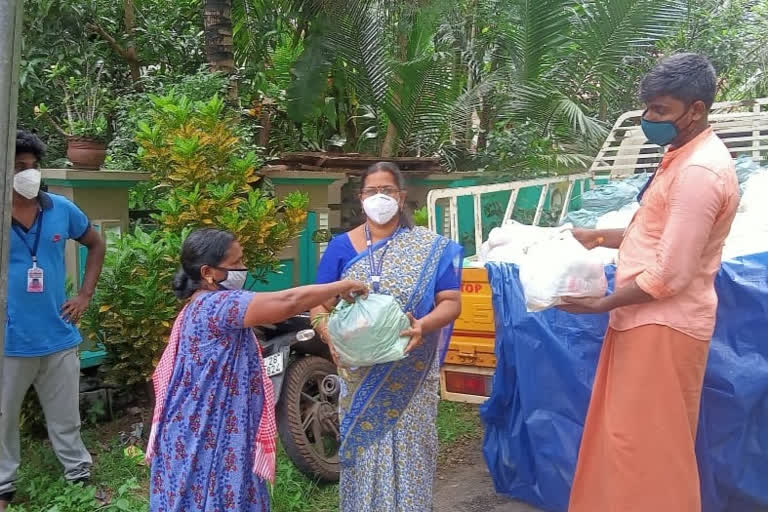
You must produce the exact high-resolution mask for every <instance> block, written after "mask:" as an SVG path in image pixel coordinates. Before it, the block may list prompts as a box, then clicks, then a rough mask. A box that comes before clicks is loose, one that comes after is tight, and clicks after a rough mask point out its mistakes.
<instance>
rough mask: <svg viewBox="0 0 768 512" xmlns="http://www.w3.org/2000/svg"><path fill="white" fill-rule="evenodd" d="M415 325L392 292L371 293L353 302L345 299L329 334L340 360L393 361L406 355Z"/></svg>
mask: <svg viewBox="0 0 768 512" xmlns="http://www.w3.org/2000/svg"><path fill="white" fill-rule="evenodd" d="M410 326H411V323H410V321H409V320H408V317H407V316H405V313H403V311H402V309H400V305H399V304H398V303H397V301H396V300H395V299H394V297H392V296H390V295H379V294H373V293H372V294H369V295H368V297H367V298H365V299H363V298H360V299H358V300H356V301H355V302H354V303H352V304H350V303H348V302H345V301H341V302H340V303H339V305H338V306H336V309H334V311H333V313H331V316H330V319H329V320H328V333H329V334H330V337H331V342H332V343H333V346H334V348H335V349H336V354H337V355H338V357H339V362H340V363H341V364H342V365H344V366H348V367H352V368H355V367H358V366H372V365H374V364H381V363H390V362H392V361H397V360H399V359H403V358H404V357H405V349H406V347H407V346H408V342H409V341H410V339H409V338H408V337H407V336H400V333H401V332H403V331H404V330H406V329H408V328H409V327H410Z"/></svg>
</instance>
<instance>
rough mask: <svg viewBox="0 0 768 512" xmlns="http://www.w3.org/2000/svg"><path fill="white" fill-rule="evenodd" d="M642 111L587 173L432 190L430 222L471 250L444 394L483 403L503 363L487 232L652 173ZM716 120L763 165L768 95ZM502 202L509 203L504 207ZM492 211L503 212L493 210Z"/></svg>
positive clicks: (562, 209)
mask: <svg viewBox="0 0 768 512" xmlns="http://www.w3.org/2000/svg"><path fill="white" fill-rule="evenodd" d="M642 113H643V112H642V111H641V110H636V111H631V112H627V113H625V114H623V115H622V116H621V117H619V119H618V120H617V121H616V123H615V124H614V126H613V129H612V130H611V131H610V133H609V135H608V137H607V139H606V141H605V143H604V144H603V146H602V147H601V149H600V151H599V152H598V154H597V156H596V157H595V159H594V161H593V162H592V165H591V166H590V168H589V169H588V170H587V171H586V172H578V173H573V174H566V175H560V176H552V177H546V178H540V179H534V180H525V181H510V182H506V183H495V184H490V185H476V186H470V187H459V188H452V189H436V190H432V191H430V192H429V194H428V196H427V214H428V218H429V228H430V229H432V230H433V231H437V232H440V233H442V234H444V235H445V236H448V237H449V238H452V239H453V240H455V241H457V242H459V241H463V243H464V246H465V250H466V251H467V252H468V253H470V254H472V256H470V257H469V258H467V259H466V260H465V265H464V269H463V273H462V283H461V291H462V299H461V300H462V313H461V316H460V317H459V318H458V319H457V320H456V323H455V325H454V332H453V335H452V337H451V340H450V345H449V348H448V353H447V355H446V359H445V365H444V366H443V369H442V374H441V395H442V398H443V399H446V400H452V401H461V402H470V403H482V402H484V401H485V399H486V398H487V397H489V396H490V394H491V385H492V377H493V373H494V369H495V367H496V357H495V355H494V349H495V339H496V336H495V329H496V326H495V322H494V314H493V305H492V295H493V290H492V289H491V286H490V283H489V282H488V275H487V273H486V271H485V268H483V267H482V265H481V264H479V263H478V261H477V255H478V254H480V249H481V245H482V243H483V240H485V239H487V237H488V232H489V231H490V230H491V229H492V228H493V227H497V226H501V225H503V224H504V223H505V222H506V221H508V220H510V219H514V220H517V221H519V222H524V223H527V224H533V225H543V224H544V223H545V222H547V223H549V224H550V225H551V224H560V223H562V222H563V220H564V219H565V217H566V215H567V214H568V212H569V211H572V210H576V209H578V208H580V206H581V205H580V195H581V193H582V192H583V191H586V190H588V189H590V188H591V187H593V186H594V185H595V184H599V183H604V182H607V181H608V180H618V179H622V178H626V177H628V176H632V175H633V174H637V173H648V172H653V170H655V169H656V167H657V166H658V165H659V163H660V162H661V158H662V156H663V149H662V148H660V147H659V146H655V145H652V144H648V143H647V141H646V140H645V137H644V136H643V133H642V130H641V129H640V118H641V116H642ZM710 123H711V125H712V127H713V128H714V130H715V132H716V133H717V134H718V135H719V136H720V138H721V139H722V140H723V142H725V144H726V146H727V147H728V148H729V149H730V151H731V155H732V157H733V158H734V160H735V159H737V158H739V157H742V156H748V157H749V158H751V159H752V161H754V162H756V163H757V164H759V165H762V162H764V161H766V160H768V98H761V99H757V100H748V101H739V102H722V103H715V104H714V105H713V106H712V112H711V115H710ZM499 202H501V203H502V204H505V205H506V206H503V208H499V207H498V204H499ZM522 203H527V204H526V205H525V206H526V207H523V206H522ZM467 204H471V205H472V207H471V208H467V206H466V205H467ZM462 205H463V208H462V207H461V206H462ZM494 205H495V207H494ZM534 205H535V206H534ZM492 210H495V211H497V212H499V213H500V212H501V211H503V212H504V213H503V215H499V214H497V215H495V216H494V215H489V211H492ZM468 214H469V215H473V216H474V233H470V234H467V233H460V232H459V217H460V216H464V215H468ZM467 235H469V236H467ZM472 239H474V240H472Z"/></svg>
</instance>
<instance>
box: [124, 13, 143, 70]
mask: <svg viewBox="0 0 768 512" xmlns="http://www.w3.org/2000/svg"><path fill="white" fill-rule="evenodd" d="M123 20H124V22H125V33H126V34H127V36H128V38H127V41H128V42H127V43H126V47H125V54H126V57H127V60H128V66H130V68H131V79H132V80H133V83H136V82H138V81H139V79H140V78H141V63H140V62H139V58H138V56H137V54H136V42H135V40H134V37H135V35H136V8H135V6H134V4H133V0H123Z"/></svg>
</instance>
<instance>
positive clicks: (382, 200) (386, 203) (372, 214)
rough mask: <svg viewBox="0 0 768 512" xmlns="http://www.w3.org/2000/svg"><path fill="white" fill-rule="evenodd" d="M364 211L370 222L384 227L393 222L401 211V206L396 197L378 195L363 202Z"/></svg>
mask: <svg viewBox="0 0 768 512" xmlns="http://www.w3.org/2000/svg"><path fill="white" fill-rule="evenodd" d="M363 210H365V214H366V215H367V216H368V218H369V219H370V220H372V221H373V222H375V223H376V224H379V225H383V224H386V223H387V222H389V221H391V220H392V218H393V217H394V216H395V215H397V212H398V211H399V210H400V204H399V203H398V202H397V199H395V198H394V197H389V196H388V195H386V194H376V195H375V196H371V197H369V198H367V199H365V200H363Z"/></svg>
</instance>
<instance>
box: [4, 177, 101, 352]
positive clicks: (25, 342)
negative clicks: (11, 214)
mask: <svg viewBox="0 0 768 512" xmlns="http://www.w3.org/2000/svg"><path fill="white" fill-rule="evenodd" d="M39 200H40V207H41V210H42V213H43V217H42V223H40V224H38V223H37V221H36V222H35V223H34V224H32V227H31V228H29V230H26V229H25V228H24V227H23V226H21V225H20V224H18V223H16V222H14V223H13V224H14V227H13V228H12V229H11V233H10V240H11V247H10V261H9V265H8V311H7V313H8V314H7V317H6V325H5V355H6V356H10V357H39V356H46V355H49V354H53V353H56V352H60V351H62V350H66V349H69V348H72V347H74V346H77V345H78V344H79V343H80V342H81V341H82V337H81V336H80V333H79V332H78V330H77V327H75V326H74V325H72V324H70V323H68V322H66V321H65V320H64V319H62V318H61V306H62V305H63V304H64V302H65V301H66V300H67V296H66V278H67V276H66V274H67V272H66V267H65V264H64V249H65V246H66V243H67V240H69V239H73V240H79V239H80V238H82V237H83V236H84V235H85V234H86V233H87V232H88V230H89V229H90V222H89V220H88V217H86V215H85V214H84V213H83V212H82V211H81V210H80V209H79V208H78V207H77V206H75V204H74V203H72V202H71V201H69V200H68V199H66V198H64V197H62V196H59V195H56V194H48V193H45V192H41V193H40V196H39ZM38 215H39V214H38ZM38 229H39V230H40V242H39V246H38V249H37V265H38V267H40V268H41V269H42V270H43V273H44V276H43V292H42V293H30V292H28V291H27V271H28V270H29V269H30V267H31V266H32V255H31V253H30V248H32V247H33V246H34V243H35V238H36V236H37V231H38ZM22 237H23V238H24V239H22ZM25 241H26V243H25Z"/></svg>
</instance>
